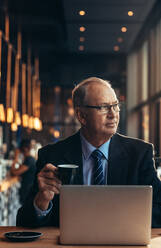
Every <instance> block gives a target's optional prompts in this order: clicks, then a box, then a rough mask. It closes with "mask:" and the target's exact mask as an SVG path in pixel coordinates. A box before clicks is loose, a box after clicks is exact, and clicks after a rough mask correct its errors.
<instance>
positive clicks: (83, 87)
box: [72, 77, 112, 108]
mask: <svg viewBox="0 0 161 248" xmlns="http://www.w3.org/2000/svg"><path fill="white" fill-rule="evenodd" d="M95 82H96V83H100V84H104V85H106V86H107V87H109V88H111V89H112V87H111V84H110V82H109V81H106V80H104V79H101V78H98V77H90V78H87V79H85V80H83V81H82V82H80V83H79V84H78V85H77V86H75V88H74V89H73V91H72V101H73V107H74V108H76V107H79V106H83V105H85V104H86V102H85V98H86V94H87V88H88V86H89V85H90V84H91V83H95Z"/></svg>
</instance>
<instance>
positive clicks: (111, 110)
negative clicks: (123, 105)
mask: <svg viewBox="0 0 161 248" xmlns="http://www.w3.org/2000/svg"><path fill="white" fill-rule="evenodd" d="M107 116H108V117H115V116H116V111H115V110H114V109H113V107H112V106H111V107H110V109H109V111H108V113H107Z"/></svg>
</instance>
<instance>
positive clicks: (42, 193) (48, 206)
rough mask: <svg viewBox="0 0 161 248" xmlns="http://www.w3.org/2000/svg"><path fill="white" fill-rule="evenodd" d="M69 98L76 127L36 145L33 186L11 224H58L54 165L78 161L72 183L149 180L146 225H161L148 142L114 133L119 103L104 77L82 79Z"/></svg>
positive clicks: (160, 194) (160, 192) (160, 198)
mask: <svg viewBox="0 0 161 248" xmlns="http://www.w3.org/2000/svg"><path fill="white" fill-rule="evenodd" d="M72 97H73V106H74V110H75V115H76V118H77V119H78V121H79V122H80V124H81V129H80V130H79V131H78V132H77V133H76V134H74V135H72V136H70V137H68V138H67V139H64V140H61V141H59V142H57V143H56V144H50V145H47V146H45V147H43V148H41V149H40V150H39V153H38V160H37V174H36V180H35V185H34V187H33V191H32V192H31V194H30V196H29V198H28V200H27V201H26V202H25V204H24V205H23V206H22V207H21V208H20V209H19V211H18V214H17V225H20V226H59V193H60V187H61V181H60V180H59V178H58V175H57V171H58V169H57V165H59V164H66V163H69V164H76V165H79V169H78V170H77V173H76V175H75V178H74V181H73V184H79V185H82V184H84V185H91V184H94V185H96V184H97V185H100V184H101V185H152V187H153V211H152V227H161V181H160V180H159V179H158V177H157V173H156V170H155V166H154V159H153V155H154V150H153V145H152V144H150V143H148V142H145V141H143V140H140V139H136V138H131V137H127V136H124V135H121V134H119V133H117V128H118V124H119V118H120V103H119V100H118V98H117V96H116V94H115V91H114V90H113V89H112V87H111V85H110V83H109V82H108V81H105V80H102V79H100V78H96V77H92V78H88V79H86V80H84V81H83V82H81V83H79V84H78V85H77V86H76V87H75V88H74V90H73V92H72ZM98 161H99V163H98ZM98 172H99V173H98ZM96 214H97V213H96Z"/></svg>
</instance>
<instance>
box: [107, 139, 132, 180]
mask: <svg viewBox="0 0 161 248" xmlns="http://www.w3.org/2000/svg"><path fill="white" fill-rule="evenodd" d="M128 163H129V162H128V154H127V152H126V150H125V148H124V146H123V144H122V143H121V141H120V137H119V135H118V134H115V135H114V136H113V137H112V139H111V142H110V147H109V160H108V173H107V184H112V185H125V184H127V177H128Z"/></svg>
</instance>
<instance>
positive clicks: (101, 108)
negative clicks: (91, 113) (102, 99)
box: [83, 103, 121, 114]
mask: <svg viewBox="0 0 161 248" xmlns="http://www.w3.org/2000/svg"><path fill="white" fill-rule="evenodd" d="M83 107H84V108H93V109H97V110H98V111H99V112H100V113H102V114H108V113H109V112H110V111H111V109H113V110H114V111H115V112H120V107H121V104H120V103H115V104H111V105H103V106H91V105H84V106H83Z"/></svg>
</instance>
